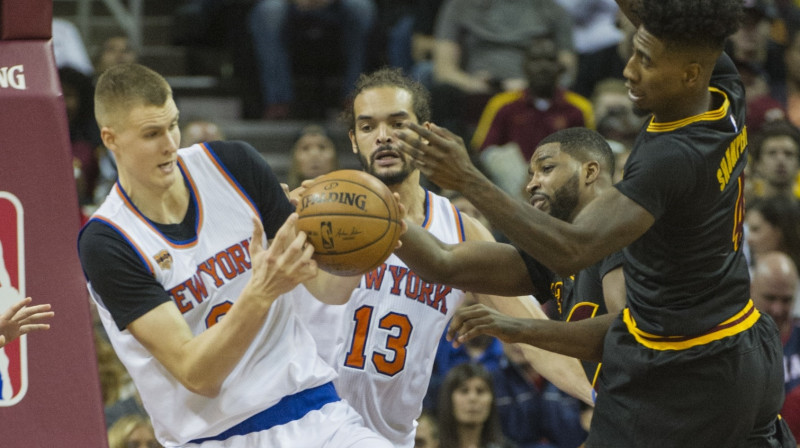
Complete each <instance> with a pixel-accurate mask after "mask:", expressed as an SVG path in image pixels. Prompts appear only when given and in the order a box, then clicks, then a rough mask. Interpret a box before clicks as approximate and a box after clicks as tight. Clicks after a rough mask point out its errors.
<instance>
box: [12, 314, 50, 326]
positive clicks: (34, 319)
mask: <svg viewBox="0 0 800 448" xmlns="http://www.w3.org/2000/svg"><path fill="white" fill-rule="evenodd" d="M53 316H55V313H54V312H52V311H48V312H42V313H36V314H32V315H30V316H25V317H24V318H22V319H20V320H19V322H20V324H21V325H31V324H40V323H43V322H45V321H47V320H50V319H52V318H53Z"/></svg>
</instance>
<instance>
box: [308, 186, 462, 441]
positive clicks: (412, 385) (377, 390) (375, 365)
mask: <svg viewBox="0 0 800 448" xmlns="http://www.w3.org/2000/svg"><path fill="white" fill-rule="evenodd" d="M426 195H427V196H426V197H427V200H426V206H427V207H426V217H425V221H424V223H423V227H424V228H426V229H427V230H428V231H429V232H431V233H432V234H434V235H435V236H436V237H437V238H438V239H440V240H441V241H443V242H445V243H450V244H454V243H458V242H461V241H463V240H464V230H463V224H462V222H461V216H460V214H459V212H458V211H457V209H456V208H455V207H454V206H453V205H452V204H451V203H450V201H448V200H447V199H445V198H443V197H441V196H437V195H435V194H433V193H431V192H427V193H426ZM464 294H465V293H464V292H463V291H461V290H458V289H453V288H450V287H448V286H444V285H438V284H431V283H427V282H424V281H422V280H421V279H420V278H419V277H418V276H417V275H416V274H414V272H412V271H410V270H409V269H408V267H407V266H406V265H405V263H403V262H402V261H401V260H400V259H399V258H398V257H397V256H396V255H394V254H392V255H391V256H390V257H389V258H388V259H387V260H386V262H384V263H383V264H382V265H381V266H380V267H378V268H377V269H375V270H374V271H372V272H370V273H368V274H365V275H364V276H363V277H362V279H361V283H360V284H359V286H358V288H357V289H356V290H355V291H354V292H353V295H352V296H351V297H350V300H349V302H348V303H347V304H346V305H341V306H329V305H320V303H319V302H317V303H314V302H313V298H312V299H311V300H308V299H306V302H310V303H307V304H304V306H303V311H302V314H303V320H304V322H309V321H310V322H313V323H314V324H313V325H309V329H310V331H311V332H312V334H314V337H315V339H317V340H318V346H319V347H320V349H321V350H328V353H322V357H323V358H324V359H325V360H326V361H328V362H331V363H335V366H336V369H337V371H338V373H339V377H338V379H336V380H335V381H334V384H335V385H336V390H337V391H338V392H339V395H340V396H341V397H342V398H344V399H345V400H347V402H348V403H350V405H351V406H353V407H354V408H355V409H356V410H357V411H358V412H359V413H360V414H361V416H362V417H364V421H365V423H366V425H367V427H369V428H371V429H373V430H375V431H376V432H378V433H379V434H381V435H383V436H384V437H386V438H387V439H389V441H390V442H392V443H393V444H394V446H398V447H409V448H410V447H413V446H414V432H415V427H416V419H417V417H419V415H420V413H421V412H422V400H423V398H424V397H425V393H426V391H427V389H428V382H429V380H430V376H431V371H432V370H433V360H434V358H435V356H436V349H437V346H438V344H439V340H440V338H441V336H442V333H443V331H444V329H445V327H446V326H447V323H448V322H449V321H450V318H451V317H452V315H453V313H454V312H455V310H456V309H457V308H458V307H459V305H461V303H462V302H463V300H464ZM306 297H308V296H306ZM331 351H335V356H334V355H332V353H331Z"/></svg>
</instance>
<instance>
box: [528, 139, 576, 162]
mask: <svg viewBox="0 0 800 448" xmlns="http://www.w3.org/2000/svg"><path fill="white" fill-rule="evenodd" d="M560 157H569V154H567V153H565V152H563V151H561V144H560V143H545V144H544V145H541V146H539V147H538V148H536V150H535V151H534V152H533V156H531V164H533V163H539V162H543V161H545V160H550V159H555V158H560Z"/></svg>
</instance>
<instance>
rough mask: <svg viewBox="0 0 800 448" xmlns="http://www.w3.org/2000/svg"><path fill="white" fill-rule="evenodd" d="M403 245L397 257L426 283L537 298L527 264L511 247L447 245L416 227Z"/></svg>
mask: <svg viewBox="0 0 800 448" xmlns="http://www.w3.org/2000/svg"><path fill="white" fill-rule="evenodd" d="M470 221H471V219H469V218H465V223H467V222H470ZM487 233H488V231H487ZM481 239H482V240H483V239H484V238H481ZM401 241H402V243H403V245H402V247H400V249H397V250H395V254H397V256H398V257H400V259H402V260H403V262H405V263H406V264H407V265H408V267H409V268H411V270H413V271H414V272H415V273H416V274H417V275H419V276H420V277H421V278H423V279H424V280H425V281H428V282H436V283H443V284H446V285H448V286H452V287H455V288H458V289H461V290H464V291H472V292H477V293H485V294H497V295H501V296H516V295H525V294H536V291H534V286H533V284H532V283H531V279H530V277H529V276H528V271H527V268H526V266H525V263H524V261H522V258H521V257H520V256H519V253H518V252H517V249H516V248H514V247H513V246H511V245H509V244H502V243H497V242H494V241H475V240H470V239H469V238H468V239H467V241H465V242H463V243H460V244H446V243H443V242H442V241H440V240H439V239H437V238H436V237H435V236H433V235H432V234H431V233H430V232H428V231H427V230H425V229H423V228H422V227H420V226H418V225H416V224H413V223H408V231H407V232H406V233H405V234H404V235H403V236H402V238H401Z"/></svg>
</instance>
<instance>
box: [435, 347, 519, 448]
mask: <svg viewBox="0 0 800 448" xmlns="http://www.w3.org/2000/svg"><path fill="white" fill-rule="evenodd" d="M438 404H439V405H438V412H437V415H438V417H439V441H440V444H439V446H440V447H441V448H509V447H513V446H515V445H514V444H512V443H511V442H509V441H507V440H506V439H505V437H503V433H502V430H501V428H500V423H499V421H498V415H497V407H496V403H495V396H494V390H493V388H492V377H491V375H490V374H489V372H488V371H487V370H486V369H485V368H484V367H483V366H481V365H480V364H472V363H464V364H460V365H457V366H455V367H453V368H452V369H451V370H450V371H449V372H448V373H447V376H446V378H445V380H444V383H443V384H442V388H441V391H440V392H439V399H438Z"/></svg>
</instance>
